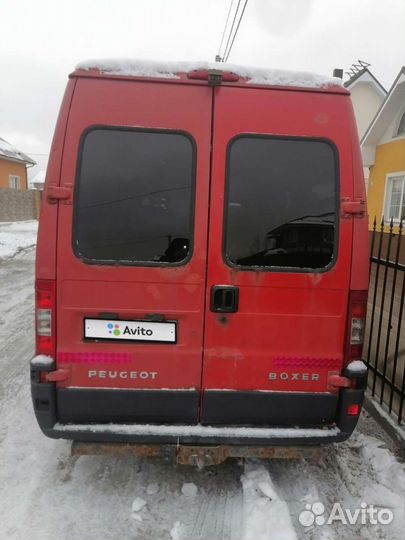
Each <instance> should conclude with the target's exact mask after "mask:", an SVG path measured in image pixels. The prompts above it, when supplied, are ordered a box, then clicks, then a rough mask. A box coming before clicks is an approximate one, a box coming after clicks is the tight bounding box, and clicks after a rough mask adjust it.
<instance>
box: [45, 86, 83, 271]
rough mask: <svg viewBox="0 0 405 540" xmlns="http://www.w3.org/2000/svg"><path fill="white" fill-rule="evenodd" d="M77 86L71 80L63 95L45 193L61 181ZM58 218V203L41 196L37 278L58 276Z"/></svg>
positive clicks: (50, 156)
mask: <svg viewBox="0 0 405 540" xmlns="http://www.w3.org/2000/svg"><path fill="white" fill-rule="evenodd" d="M75 86H76V80H75V79H73V80H70V81H69V82H68V85H67V87H66V90H65V94H64V96H63V101H62V105H61V108H60V112H59V115H58V120H57V122H56V128H55V133H54V136H53V140H52V146H51V153H50V155H49V162H48V168H47V172H46V180H45V185H44V193H46V192H47V189H48V187H49V186H58V185H59V182H60V175H61V167H62V155H63V147H64V143H65V134H66V125H67V120H68V116H69V111H70V105H71V101H72V97H73V92H74V88H75ZM57 219H58V206H57V205H56V204H51V203H50V202H49V201H48V200H47V197H45V196H44V197H43V198H42V200H41V214H40V224H41V225H40V227H38V240H37V251H36V269H35V275H36V278H37V279H55V277H56V240H57V231H58V227H57Z"/></svg>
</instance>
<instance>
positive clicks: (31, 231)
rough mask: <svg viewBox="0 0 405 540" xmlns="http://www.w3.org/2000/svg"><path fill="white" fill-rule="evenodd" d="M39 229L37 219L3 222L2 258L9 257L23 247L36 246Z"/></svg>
mask: <svg viewBox="0 0 405 540" xmlns="http://www.w3.org/2000/svg"><path fill="white" fill-rule="evenodd" d="M37 230H38V222H37V221H15V222H9V221H5V222H1V223H0V259H9V258H11V257H14V256H15V255H16V254H17V253H18V252H19V251H21V250H22V249H26V248H29V247H32V246H35V244H36V242H37Z"/></svg>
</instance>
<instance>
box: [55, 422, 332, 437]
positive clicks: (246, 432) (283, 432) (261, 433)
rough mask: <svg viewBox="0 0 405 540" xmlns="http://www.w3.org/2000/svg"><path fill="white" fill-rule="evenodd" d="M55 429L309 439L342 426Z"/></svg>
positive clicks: (98, 426)
mask: <svg viewBox="0 0 405 540" xmlns="http://www.w3.org/2000/svg"><path fill="white" fill-rule="evenodd" d="M54 429H55V431H72V432H76V433H80V432H83V431H90V432H92V433H114V434H116V435H158V436H169V437H189V436H194V437H215V436H217V437H240V438H249V437H262V438H263V439H264V438H266V439H278V438H285V439H295V438H296V439H307V438H309V437H331V436H334V435H339V433H340V429H339V428H337V427H333V428H325V429H322V428H281V427H280V428H278V427H274V428H262V427H216V426H203V425H201V424H196V425H194V424H193V425H185V426H183V425H169V424H59V423H56V424H55V427H54Z"/></svg>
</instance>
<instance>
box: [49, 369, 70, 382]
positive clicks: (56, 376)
mask: <svg viewBox="0 0 405 540" xmlns="http://www.w3.org/2000/svg"><path fill="white" fill-rule="evenodd" d="M68 378H69V370H68V369H57V370H56V371H49V372H48V373H46V374H45V380H46V382H61V381H66V379H68Z"/></svg>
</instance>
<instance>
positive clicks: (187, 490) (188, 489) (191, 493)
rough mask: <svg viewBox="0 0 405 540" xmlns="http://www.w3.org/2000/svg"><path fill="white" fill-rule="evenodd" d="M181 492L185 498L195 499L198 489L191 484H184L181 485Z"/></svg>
mask: <svg viewBox="0 0 405 540" xmlns="http://www.w3.org/2000/svg"><path fill="white" fill-rule="evenodd" d="M181 492H182V493H183V495H185V496H186V497H195V496H196V495H197V493H198V487H197V486H196V485H195V484H194V483H193V482H186V483H185V484H183V487H182V488H181Z"/></svg>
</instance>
